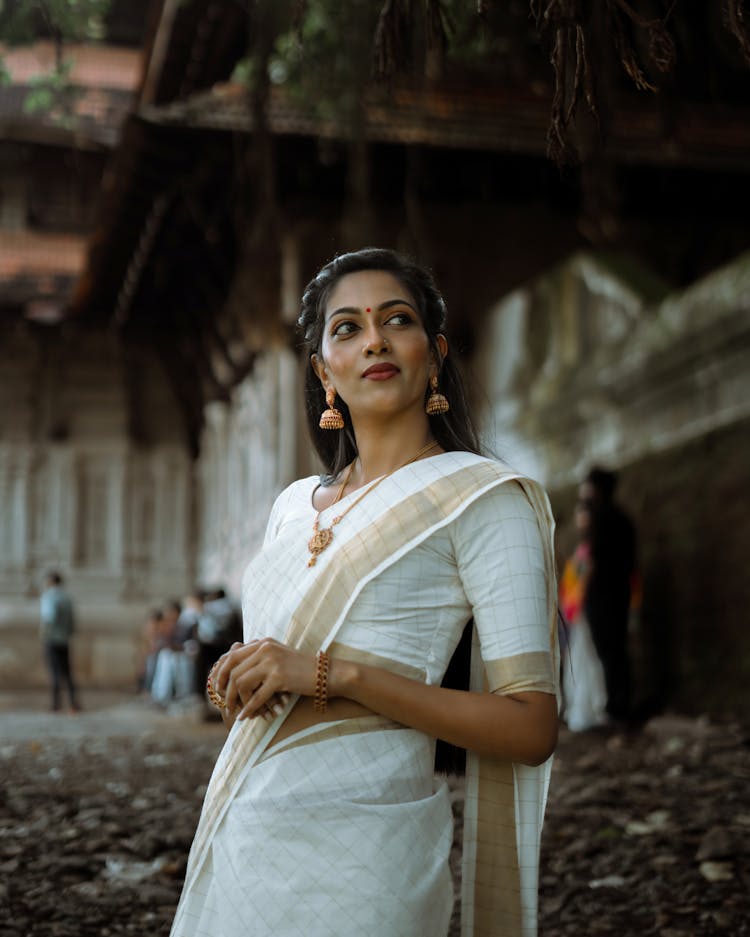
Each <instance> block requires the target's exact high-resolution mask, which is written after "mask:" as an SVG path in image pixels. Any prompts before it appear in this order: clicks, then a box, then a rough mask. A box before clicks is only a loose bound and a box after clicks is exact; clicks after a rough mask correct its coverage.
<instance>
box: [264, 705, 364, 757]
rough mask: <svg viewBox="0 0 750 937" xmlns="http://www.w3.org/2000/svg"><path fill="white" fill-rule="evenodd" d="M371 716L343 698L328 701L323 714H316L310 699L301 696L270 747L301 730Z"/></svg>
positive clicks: (361, 707) (362, 708) (362, 707)
mask: <svg viewBox="0 0 750 937" xmlns="http://www.w3.org/2000/svg"><path fill="white" fill-rule="evenodd" d="M371 715H374V714H373V712H372V710H371V709H368V708H367V707H366V706H362V705H361V703H355V702H354V700H348V699H344V698H340V699H332V700H329V701H328V707H327V709H326V711H325V712H324V713H321V712H316V710H315V706H314V700H313V699H312V697H311V696H302V697H300V699H299V700H297V703H296V704H295V706H294V709H293V710H292V711H291V712H290V713H289V715H288V716H287V717H286V719H285V720H284V723H283V725H282V726H281V727H280V728H279V730H278V732H277V733H276V734H275V735H274V737H273V741H272V742H271V746H275V745H278V744H279V743H280V742H283V741H284V739H287V738H289V736H290V735H294V734H296V733H297V732H302V730H303V729H309V728H310V727H311V726H314V725H318V724H319V723H326V722H338V721H339V720H342V719H356V718H358V717H361V716H371Z"/></svg>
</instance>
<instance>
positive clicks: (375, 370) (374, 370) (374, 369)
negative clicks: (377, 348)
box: [362, 361, 399, 381]
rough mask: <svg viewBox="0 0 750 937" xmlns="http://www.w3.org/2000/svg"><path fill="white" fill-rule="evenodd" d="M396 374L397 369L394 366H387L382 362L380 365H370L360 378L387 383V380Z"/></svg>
mask: <svg viewBox="0 0 750 937" xmlns="http://www.w3.org/2000/svg"><path fill="white" fill-rule="evenodd" d="M398 372H399V369H398V368H397V367H396V365H395V364H388V363H387V362H385V361H383V362H381V363H380V364H372V365H370V367H369V368H368V369H367V370H366V371H363V372H362V377H366V378H368V379H369V380H371V381H387V380H388V378H390V377H393V376H394V374H398Z"/></svg>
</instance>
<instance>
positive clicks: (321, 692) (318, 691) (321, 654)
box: [313, 651, 331, 713]
mask: <svg viewBox="0 0 750 937" xmlns="http://www.w3.org/2000/svg"><path fill="white" fill-rule="evenodd" d="M330 662H331V659H330V657H329V656H328V655H327V654H326V652H325V651H318V656H317V667H316V670H315V698H314V701H313V709H314V710H315V712H316V713H324V712H325V711H326V709H327V708H328V667H329V665H330Z"/></svg>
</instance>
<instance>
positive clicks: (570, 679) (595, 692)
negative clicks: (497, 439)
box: [560, 503, 607, 732]
mask: <svg viewBox="0 0 750 937" xmlns="http://www.w3.org/2000/svg"><path fill="white" fill-rule="evenodd" d="M575 524H576V529H577V531H578V535H579V538H580V541H579V543H578V546H577V547H576V549H575V552H574V553H573V555H572V556H571V557H569V558H568V560H567V561H566V563H565V567H564V568H563V574H562V578H561V579H560V606H561V608H562V612H563V615H564V616H565V620H566V621H567V623H568V625H569V626H570V628H569V636H568V646H567V648H566V651H565V654H564V661H565V663H564V667H563V699H564V703H565V722H566V723H567V726H568V728H569V729H570V730H571V731H572V732H585V731H586V730H587V729H592V728H594V727H596V726H601V725H604V724H605V723H606V722H607V690H606V687H605V685H604V669H603V668H602V664H601V661H600V660H599V656H598V654H597V653H596V648H595V647H594V642H593V640H592V637H591V630H590V629H589V624H588V622H587V621H586V615H585V612H584V609H583V604H584V597H585V595H586V584H587V583H588V579H589V576H590V574H591V542H590V539H589V537H590V528H591V511H590V509H589V508H588V507H587V506H586V505H585V504H580V503H579V504H578V505H577V506H576V513H575Z"/></svg>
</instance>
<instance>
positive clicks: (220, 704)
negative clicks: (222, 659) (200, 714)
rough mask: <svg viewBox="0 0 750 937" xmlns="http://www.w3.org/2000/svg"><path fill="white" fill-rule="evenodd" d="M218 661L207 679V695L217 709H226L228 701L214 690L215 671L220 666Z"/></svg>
mask: <svg viewBox="0 0 750 937" xmlns="http://www.w3.org/2000/svg"><path fill="white" fill-rule="evenodd" d="M218 663H219V662H218V661H217V662H216V663H215V664H214V665H213V667H212V668H211V669H210V670H209V671H208V677H207V678H206V694H207V695H208V698H209V699H210V700H211V702H212V703H213V704H214V706H215V707H216V708H217V709H226V705H227V704H226V701H225V700H224V697H223V696H222V695H221V694H220V693H218V692H217V691H216V690H215V689H214V685H213V681H212V679H211V678H212V677H213V675H214V670H216V667H217V666H218Z"/></svg>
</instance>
